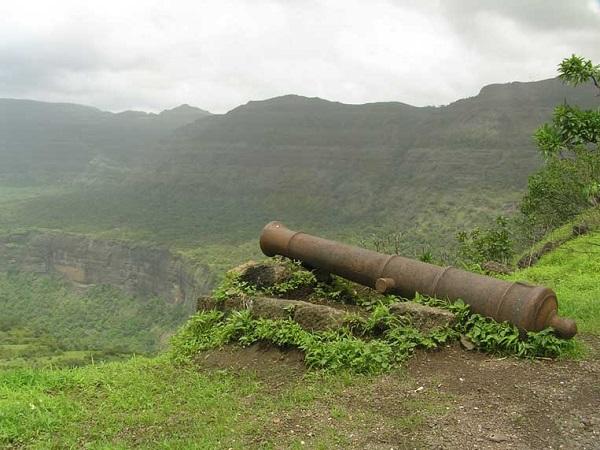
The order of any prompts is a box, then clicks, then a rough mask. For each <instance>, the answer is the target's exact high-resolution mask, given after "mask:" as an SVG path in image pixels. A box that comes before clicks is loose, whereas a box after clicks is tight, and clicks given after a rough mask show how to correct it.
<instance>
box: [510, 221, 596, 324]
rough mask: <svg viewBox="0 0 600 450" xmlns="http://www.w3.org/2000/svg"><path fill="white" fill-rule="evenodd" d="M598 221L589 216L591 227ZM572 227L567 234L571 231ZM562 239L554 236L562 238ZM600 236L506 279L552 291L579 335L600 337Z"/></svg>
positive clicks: (548, 256)
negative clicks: (573, 320) (574, 323)
mask: <svg viewBox="0 0 600 450" xmlns="http://www.w3.org/2000/svg"><path fill="white" fill-rule="evenodd" d="M597 215H598V211H596V218H595V219H594V216H591V215H589V214H588V215H587V216H586V217H589V220H590V223H591V221H592V220H596V221H598V217H597ZM571 228H572V225H571V226H568V227H566V230H565V231H569V232H570V231H571V230H570V229H571ZM560 237H561V236H560V235H559V236H554V238H560ZM599 273H600V233H599V232H598V231H592V232H590V233H589V234H586V235H583V236H579V237H577V238H575V239H572V240H570V241H568V242H565V243H563V244H562V245H561V246H560V247H558V248H556V249H554V250H553V251H552V252H550V253H548V254H546V255H545V256H543V257H542V258H541V259H540V261H538V262H537V264H535V265H534V266H532V267H529V268H527V269H523V270H519V271H517V272H515V273H514V274H513V275H510V276H508V277H506V278H508V279H511V280H515V281H516V280H526V281H529V282H531V283H535V284H541V285H544V286H548V287H549V288H551V289H553V290H554V291H555V292H556V294H557V298H558V306H559V313H560V314H561V315H562V316H565V317H571V318H573V319H575V320H577V327H578V330H579V332H580V333H593V334H600V301H598V299H599V298H600V283H598V274H599Z"/></svg>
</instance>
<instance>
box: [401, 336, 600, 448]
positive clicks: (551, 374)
mask: <svg viewBox="0 0 600 450" xmlns="http://www.w3.org/2000/svg"><path fill="white" fill-rule="evenodd" d="M409 374H410V375H411V377H413V378H414V379H415V380H422V381H423V384H424V386H425V388H429V389H437V390H438V391H440V392H443V393H446V394H450V396H451V398H452V399H453V400H452V403H453V407H452V408H451V410H450V411H449V412H448V413H447V414H445V415H443V416H441V417H431V418H428V419H427V421H426V423H425V425H424V427H423V429H421V430H419V433H420V434H421V437H422V438H423V442H425V443H426V444H427V445H428V446H429V447H431V448H494V449H496V448H497V449H500V448H518V449H529V448H531V449H542V448H565V449H575V448H577V449H583V448H587V449H597V448H600V361H598V360H597V359H594V360H591V361H540V360H536V361H523V360H518V359H515V358H506V359H498V358H490V357H488V356H486V355H483V354H480V353H467V352H464V351H462V350H461V349H459V348H456V347H455V348H452V349H448V350H447V351H442V352H438V353H433V354H431V353H429V354H423V355H420V356H419V357H417V358H416V359H415V360H414V361H413V362H412V363H410V365H409Z"/></svg>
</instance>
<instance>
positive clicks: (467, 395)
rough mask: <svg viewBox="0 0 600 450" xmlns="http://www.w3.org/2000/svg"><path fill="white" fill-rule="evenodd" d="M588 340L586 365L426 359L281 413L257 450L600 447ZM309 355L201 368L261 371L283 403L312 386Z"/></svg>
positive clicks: (454, 356) (442, 355) (258, 353)
mask: <svg viewBox="0 0 600 450" xmlns="http://www.w3.org/2000/svg"><path fill="white" fill-rule="evenodd" d="M587 341H588V344H590V345H592V346H593V349H594V350H593V353H592V354H591V355H590V356H589V357H588V359H587V360H585V361H550V360H519V359H516V358H512V357H508V358H496V357H491V356H489V355H486V354H482V353H478V352H467V351H465V350H463V349H462V348H460V347H459V346H458V345H455V346H451V347H447V348H445V349H443V350H441V351H437V352H427V353H425V352H423V353H419V354H417V355H416V356H415V357H414V358H413V359H412V360H411V361H409V362H408V363H407V365H406V367H405V368H402V369H399V370H396V371H393V372H391V373H388V374H385V375H381V376H377V377H369V378H366V377H357V381H355V382H350V383H349V384H347V385H344V384H342V383H340V384H339V386H338V387H336V388H325V387H324V390H326V391H327V392H326V393H325V394H323V395H320V396H319V395H317V396H315V398H314V399H313V400H312V401H311V402H309V403H306V402H304V403H302V404H297V405H296V404H294V403H293V402H292V404H291V406H287V407H278V408H276V411H273V412H271V413H270V414H271V416H269V415H268V414H267V417H266V418H264V420H263V421H262V423H260V424H257V426H258V427H259V428H260V429H259V430H258V432H257V434H256V436H253V437H252V438H250V440H249V442H248V446H249V447H261V446H263V445H265V443H271V444H274V445H275V448H288V447H289V446H290V445H291V444H298V443H300V445H301V447H302V448H353V449H363V448H364V449H387V450H389V449H400V448H434V449H438V448H439V449H458V448H460V449H475V448H477V449H504V448H511V449H550V448H553V449H556V448H564V449H600V359H599V358H598V350H599V349H600V343H599V342H598V339H597V338H593V337H589V336H588V337H587ZM302 357H303V356H302V353H301V352H299V351H283V350H280V349H277V348H274V347H270V346H261V345H254V346H251V347H249V348H246V349H239V348H227V349H224V350H221V351H212V352H208V353H205V354H203V355H200V356H199V360H198V362H199V365H200V366H201V367H203V368H206V369H209V370H210V369H228V370H232V371H252V372H253V373H255V374H256V376H257V378H258V380H259V381H261V382H263V383H264V385H265V394H264V395H265V396H268V397H272V398H274V399H276V398H282V396H285V395H288V396H289V394H290V392H292V391H293V390H294V389H298V388H299V387H301V386H302V385H303V383H307V382H308V381H306V378H305V377H306V376H307V372H306V369H305V367H304V364H303V362H302ZM313 383H314V380H313ZM317 388H318V385H317Z"/></svg>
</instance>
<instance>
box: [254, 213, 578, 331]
mask: <svg viewBox="0 0 600 450" xmlns="http://www.w3.org/2000/svg"><path fill="white" fill-rule="evenodd" d="M260 248H261V250H262V251H263V253H264V254H265V255H267V256H275V255H281V256H286V257H288V258H291V259H295V260H299V261H302V262H303V263H304V264H306V265H307V266H309V267H311V268H314V269H319V270H322V271H326V272H329V273H332V274H335V275H339V276H341V277H343V278H346V279H348V280H351V281H354V282H356V283H359V284H362V285H365V286H369V287H371V288H374V289H377V291H379V292H381V293H390V294H396V295H399V296H401V297H404V298H413V297H414V296H415V294H416V293H419V294H422V295H427V296H430V297H436V298H440V299H445V300H449V301H456V300H459V299H461V300H463V301H464V302H465V303H466V304H467V305H469V307H470V309H471V311H472V312H473V313H477V314H481V315H483V316H487V317H491V318H492V319H495V320H497V321H498V322H504V321H507V322H510V323H512V324H514V325H516V326H517V327H518V328H519V329H520V330H522V331H540V330H543V329H544V328H547V327H552V328H554V330H555V331H556V333H557V334H558V335H559V336H561V337H564V338H571V337H573V336H574V335H575V334H576V333H577V324H576V323H575V321H574V320H571V319H567V318H563V317H560V316H559V315H558V302H557V300H556V294H555V293H554V291H552V290H551V289H548V288H546V287H543V286H533V285H530V284H527V283H523V282H521V281H517V282H509V281H504V280H499V279H496V278H493V277H487V276H484V275H478V274H475V273H471V272H467V271H465V270H460V269H457V268H455V267H440V266H436V265H433V264H428V263H424V262H421V261H416V260H413V259H409V258H404V257H402V256H398V255H385V254H382V253H378V252H375V251H372V250H367V249H364V248H360V247H354V246H351V245H346V244H342V243H340V242H335V241H331V240H328V239H322V238H319V237H316V236H311V235H309V234H306V233H303V232H300V231H292V230H290V229H288V228H287V227H286V226H285V225H283V224H282V223H280V222H271V223H269V224H267V225H266V226H265V227H264V228H263V230H262V233H261V235H260Z"/></svg>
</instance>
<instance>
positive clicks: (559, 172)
mask: <svg viewBox="0 0 600 450" xmlns="http://www.w3.org/2000/svg"><path fill="white" fill-rule="evenodd" d="M599 67H600V66H597V65H594V64H593V63H592V62H591V61H590V60H586V59H584V58H582V57H579V56H576V55H573V56H571V57H570V58H567V59H565V60H563V61H562V62H561V64H560V65H559V73H560V78H561V79H562V80H563V81H564V82H566V83H570V84H573V85H578V84H583V83H587V82H591V83H592V84H593V85H594V87H595V88H597V89H598V91H600V85H599V84H598V78H599V77H598V74H599V69H598V68H599ZM535 139H536V141H537V144H538V148H539V150H540V152H541V153H542V155H543V156H544V159H545V165H544V167H543V168H542V169H541V170H540V171H538V172H537V173H535V174H534V175H532V176H531V177H530V178H529V182H528V189H527V193H526V195H525V197H524V198H523V200H522V202H521V205H520V210H521V212H522V213H523V214H524V216H525V217H526V220H527V222H528V223H529V224H531V226H532V227H534V228H535V227H537V228H540V229H541V230H542V232H541V233H538V234H543V233H544V232H547V231H548V230H549V229H552V228H555V227H557V226H559V225H561V224H563V223H565V222H566V221H568V220H570V219H571V218H573V217H575V216H576V215H577V214H579V213H580V212H581V211H582V210H584V209H585V208H589V207H590V206H595V205H598V204H599V203H600V148H599V147H598V144H599V143H600V110H599V109H598V108H597V107H596V108H594V109H589V110H582V109H580V108H579V107H576V106H570V105H568V104H566V103H565V104H562V105H558V106H557V107H556V108H555V110H554V115H553V117H552V122H551V123H547V124H544V125H542V126H541V127H540V128H539V129H538V130H537V131H536V133H535Z"/></svg>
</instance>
